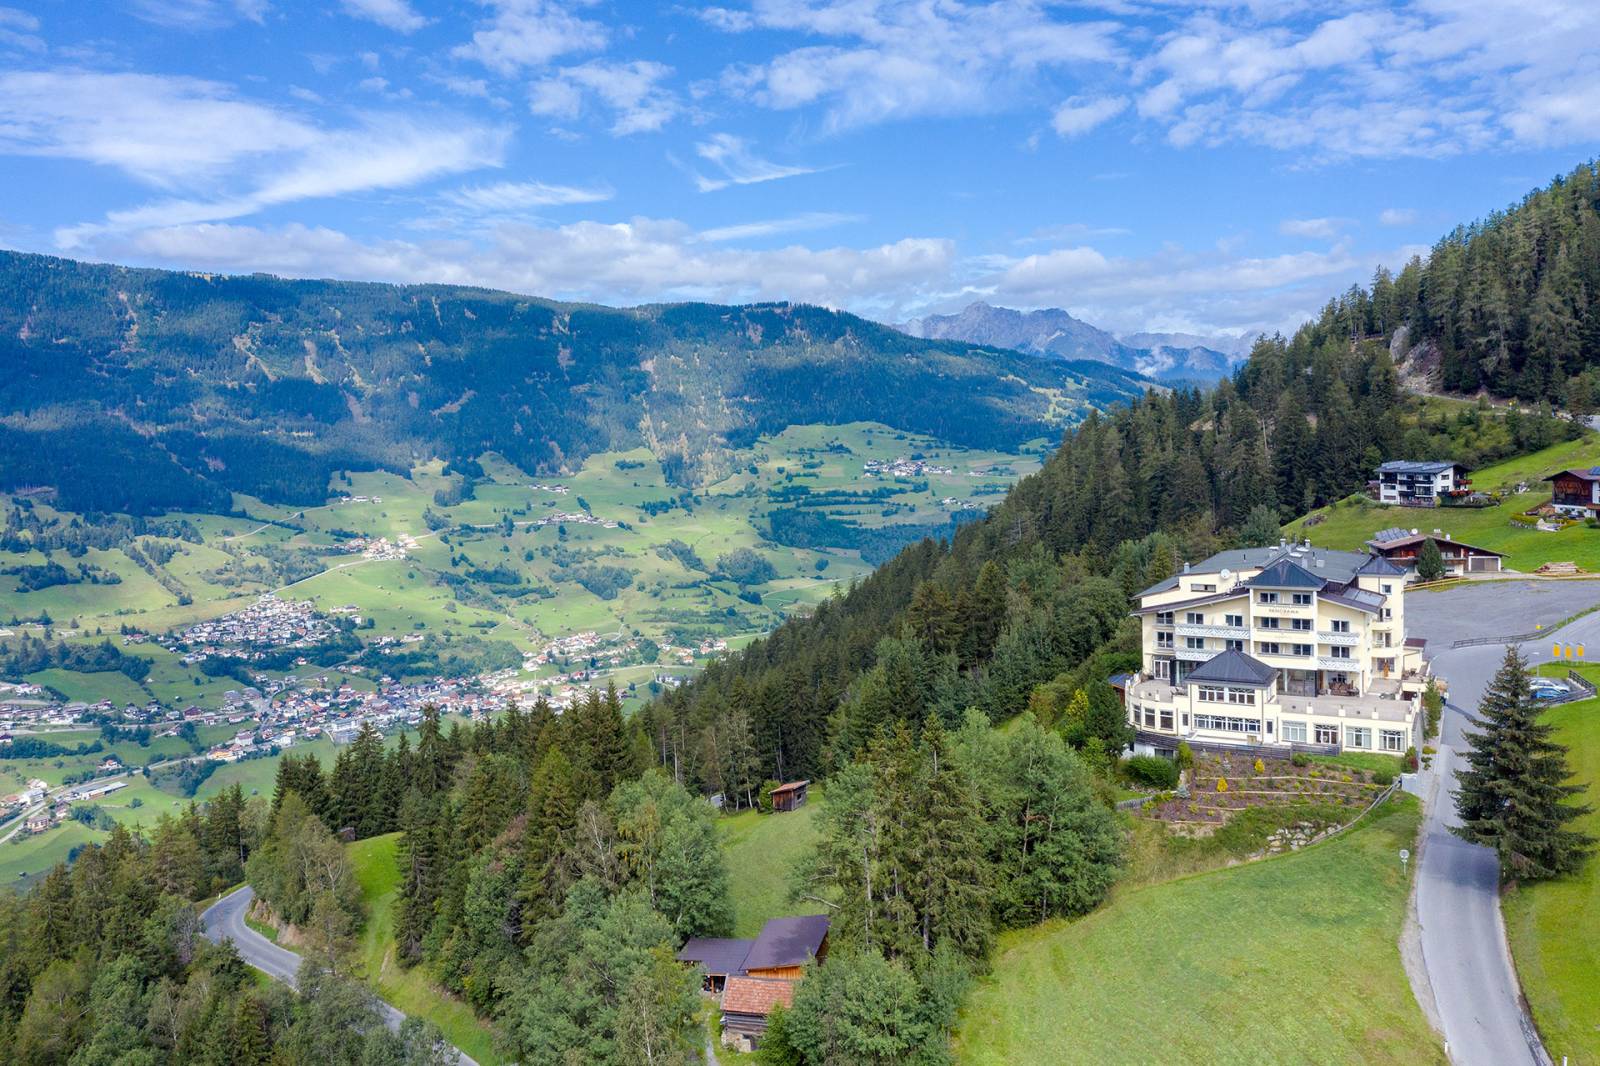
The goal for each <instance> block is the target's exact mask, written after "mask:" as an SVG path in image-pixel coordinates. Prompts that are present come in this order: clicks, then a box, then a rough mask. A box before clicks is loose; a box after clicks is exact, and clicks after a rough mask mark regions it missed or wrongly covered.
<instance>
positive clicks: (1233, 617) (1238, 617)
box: [1222, 614, 1244, 626]
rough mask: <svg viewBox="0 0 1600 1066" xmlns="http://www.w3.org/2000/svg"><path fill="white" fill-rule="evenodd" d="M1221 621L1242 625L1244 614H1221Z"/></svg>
mask: <svg viewBox="0 0 1600 1066" xmlns="http://www.w3.org/2000/svg"><path fill="white" fill-rule="evenodd" d="M1222 623H1223V625H1230V626H1242V625H1244V615H1242V614H1225V615H1223V616H1222Z"/></svg>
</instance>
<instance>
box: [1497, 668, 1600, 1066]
mask: <svg viewBox="0 0 1600 1066" xmlns="http://www.w3.org/2000/svg"><path fill="white" fill-rule="evenodd" d="M1566 669H1567V667H1566V665H1565V664H1561V665H1557V664H1554V663H1546V664H1545V665H1544V666H1543V667H1541V668H1540V670H1539V672H1540V673H1542V674H1553V675H1558V676H1563V677H1564V676H1565V675H1566ZM1579 670H1580V671H1581V672H1582V673H1583V674H1584V675H1585V676H1587V677H1588V678H1589V680H1591V681H1593V680H1596V678H1597V677H1600V668H1597V667H1594V666H1587V665H1586V666H1582V667H1579ZM1546 718H1547V720H1548V721H1550V722H1552V723H1554V725H1555V727H1556V740H1557V741H1559V742H1560V743H1562V744H1565V745H1566V746H1567V749H1568V752H1569V754H1568V757H1567V758H1568V765H1569V766H1570V767H1571V768H1572V771H1573V777H1574V780H1575V781H1576V782H1579V783H1582V784H1586V785H1587V786H1588V787H1589V794H1588V796H1587V797H1586V798H1587V800H1588V802H1589V803H1591V804H1594V803H1596V802H1600V700H1585V701H1583V702H1581V703H1568V704H1564V705H1562V706H1559V707H1552V708H1551V709H1550V711H1549V712H1548V713H1547V715H1546ZM1578 824H1579V826H1580V827H1581V828H1582V829H1584V830H1585V831H1586V832H1588V833H1589V834H1591V835H1594V836H1600V814H1590V815H1589V816H1588V817H1586V818H1584V819H1581V820H1580V822H1579V823H1578ZM1502 909H1503V910H1504V912H1505V919H1506V935H1507V937H1508V938H1509V939H1510V941H1511V955H1512V957H1513V958H1514V959H1515V960H1516V964H1517V976H1518V977H1519V978H1521V980H1522V990H1523V992H1524V994H1526V996H1527V997H1528V1004H1529V1006H1530V1007H1531V1008H1532V1009H1533V1019H1534V1021H1535V1023H1537V1024H1538V1026H1539V1032H1540V1034H1541V1035H1542V1036H1543V1037H1544V1043H1545V1047H1546V1048H1547V1049H1548V1050H1549V1052H1550V1054H1551V1056H1552V1057H1553V1058H1554V1059H1555V1060H1556V1061H1558V1062H1559V1061H1560V1060H1561V1059H1562V1057H1563V1056H1566V1057H1569V1058H1570V1059H1571V1061H1573V1062H1575V1063H1578V1062H1600V942H1597V941H1596V939H1595V937H1594V936H1593V935H1591V934H1587V933H1583V934H1579V935H1574V934H1575V933H1578V931H1579V930H1591V931H1592V930H1593V929H1594V928H1595V922H1596V916H1597V915H1600V858H1594V857H1591V858H1590V859H1589V862H1588V863H1587V865H1585V866H1584V868H1583V869H1582V871H1580V872H1579V873H1578V874H1577V875H1576V876H1573V877H1567V878H1563V879H1561V880H1559V881H1547V882H1542V883H1539V884H1532V885H1526V886H1523V887H1520V888H1517V889H1515V890H1513V891H1511V892H1508V893H1507V894H1506V895H1505V897H1504V899H1503V901H1502Z"/></svg>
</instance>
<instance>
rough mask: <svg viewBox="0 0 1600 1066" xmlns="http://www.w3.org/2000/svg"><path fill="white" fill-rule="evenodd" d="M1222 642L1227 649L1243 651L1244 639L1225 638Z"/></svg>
mask: <svg viewBox="0 0 1600 1066" xmlns="http://www.w3.org/2000/svg"><path fill="white" fill-rule="evenodd" d="M1222 644H1223V647H1225V648H1226V649H1227V650H1228V651H1244V641H1242V640H1225V641H1223V642H1222Z"/></svg>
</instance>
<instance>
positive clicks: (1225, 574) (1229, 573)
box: [1221, 569, 1233, 581]
mask: <svg viewBox="0 0 1600 1066" xmlns="http://www.w3.org/2000/svg"><path fill="white" fill-rule="evenodd" d="M1232 576H1233V571H1232V570H1228V569H1224V570H1223V571H1222V574H1221V577H1222V580H1224V581H1226V580H1228V579H1229V578H1230V577H1232Z"/></svg>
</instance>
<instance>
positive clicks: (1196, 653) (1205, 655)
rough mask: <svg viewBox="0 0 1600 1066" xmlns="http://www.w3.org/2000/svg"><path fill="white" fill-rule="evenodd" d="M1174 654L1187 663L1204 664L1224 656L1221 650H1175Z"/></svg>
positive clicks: (1173, 650)
mask: <svg viewBox="0 0 1600 1066" xmlns="http://www.w3.org/2000/svg"><path fill="white" fill-rule="evenodd" d="M1172 654H1173V655H1174V656H1175V657H1176V658H1179V659H1182V660H1183V661H1184V662H1186V663H1203V662H1206V661H1207V660H1209V659H1214V658H1216V657H1217V656H1218V655H1221V654H1222V649H1221V648H1174V649H1172Z"/></svg>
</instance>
